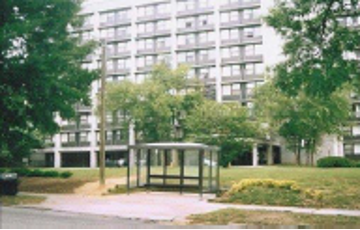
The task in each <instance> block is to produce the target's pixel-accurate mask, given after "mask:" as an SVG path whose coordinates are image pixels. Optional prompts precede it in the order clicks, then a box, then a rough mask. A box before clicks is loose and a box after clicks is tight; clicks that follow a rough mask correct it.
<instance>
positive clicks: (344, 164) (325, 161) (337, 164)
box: [317, 157, 360, 168]
mask: <svg viewBox="0 0 360 230" xmlns="http://www.w3.org/2000/svg"><path fill="white" fill-rule="evenodd" d="M358 165H360V164H359V162H354V161H352V160H350V159H348V158H344V157H324V158H321V159H319V160H318V161H317V167H319V168H350V167H356V166H358Z"/></svg>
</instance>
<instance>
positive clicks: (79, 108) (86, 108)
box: [74, 104, 92, 112]
mask: <svg viewBox="0 0 360 230" xmlns="http://www.w3.org/2000/svg"><path fill="white" fill-rule="evenodd" d="M74 109H75V110H76V111H77V112H91V110H92V108H91V106H88V105H83V104H76V105H75V107H74Z"/></svg>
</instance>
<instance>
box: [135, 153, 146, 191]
mask: <svg viewBox="0 0 360 230" xmlns="http://www.w3.org/2000/svg"><path fill="white" fill-rule="evenodd" d="M146 157H147V150H145V149H138V150H136V156H135V158H136V160H135V162H136V165H135V167H136V178H135V182H136V186H137V187H141V186H144V185H145V184H146V176H147V170H146V169H147V168H146V165H147V159H146Z"/></svg>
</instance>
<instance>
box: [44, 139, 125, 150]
mask: <svg viewBox="0 0 360 230" xmlns="http://www.w3.org/2000/svg"><path fill="white" fill-rule="evenodd" d="M127 144H128V141H127V140H106V141H105V145H107V146H109V145H110V146H111V145H127ZM97 145H98V146H99V145H100V141H98V142H97ZM90 146H91V142H90V141H72V142H63V143H61V146H60V147H64V148H69V147H90ZM51 147H54V145H52V146H51Z"/></svg>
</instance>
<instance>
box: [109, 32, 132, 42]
mask: <svg viewBox="0 0 360 230" xmlns="http://www.w3.org/2000/svg"><path fill="white" fill-rule="evenodd" d="M105 39H106V41H107V42H118V41H128V40H131V35H130V34H129V33H124V34H116V35H115V36H113V37H106V38H105Z"/></svg>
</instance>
